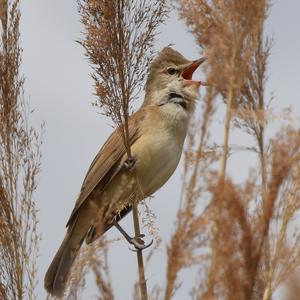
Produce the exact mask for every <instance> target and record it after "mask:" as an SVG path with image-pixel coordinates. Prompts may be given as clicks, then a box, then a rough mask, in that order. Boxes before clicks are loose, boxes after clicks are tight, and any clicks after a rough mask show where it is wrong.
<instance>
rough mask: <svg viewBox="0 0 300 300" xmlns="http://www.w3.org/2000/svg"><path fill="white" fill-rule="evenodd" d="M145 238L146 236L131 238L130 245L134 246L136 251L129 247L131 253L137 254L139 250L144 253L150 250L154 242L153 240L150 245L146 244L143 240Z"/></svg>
mask: <svg viewBox="0 0 300 300" xmlns="http://www.w3.org/2000/svg"><path fill="white" fill-rule="evenodd" d="M143 237H145V235H144V234H140V235H139V236H138V237H133V238H131V239H130V240H129V241H128V242H129V243H130V244H132V245H133V246H134V247H135V249H132V248H130V247H129V249H130V250H131V251H134V252H136V251H138V250H140V251H142V250H144V249H146V248H149V247H150V246H151V245H152V244H153V240H151V242H150V243H148V244H145V242H144V240H143V239H142V238H143Z"/></svg>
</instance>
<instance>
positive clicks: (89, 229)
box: [44, 46, 206, 296]
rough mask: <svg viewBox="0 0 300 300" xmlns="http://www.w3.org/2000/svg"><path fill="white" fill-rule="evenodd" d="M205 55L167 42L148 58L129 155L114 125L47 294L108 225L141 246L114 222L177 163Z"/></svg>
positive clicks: (48, 278) (61, 284) (57, 292)
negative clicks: (190, 55)
mask: <svg viewBox="0 0 300 300" xmlns="http://www.w3.org/2000/svg"><path fill="white" fill-rule="evenodd" d="M205 60H206V57H202V58H200V59H197V60H188V59H186V58H185V57H184V56H183V55H182V54H180V53H179V52H178V51H176V50H174V49H173V48H171V47H170V46H168V47H164V48H163V49H162V50H161V51H160V52H159V53H158V55H157V56H156V57H155V58H154V60H153V61H152V62H151V64H150V66H149V70H148V77H147V80H146V84H145V88H144V89H145V97H144V101H143V103H142V105H141V107H140V108H139V109H138V110H137V111H136V112H135V113H133V114H132V115H131V116H130V117H129V119H128V133H129V134H128V135H129V144H130V149H131V153H132V157H130V158H128V157H127V153H126V147H125V145H124V142H123V139H122V131H121V130H122V128H121V126H119V127H118V128H116V129H115V131H114V132H113V133H112V134H111V135H110V136H109V138H108V139H107V141H106V142H105V143H104V145H103V146H102V148H101V149H100V151H99V152H98V154H97V155H96V157H95V158H94V160H93V162H92V163H91V165H90V167H89V169H88V171H87V174H86V176H85V179H84V181H83V184H82V187H81V189H80V193H79V196H78V198H77V200H76V203H75V206H74V209H73V211H72V213H71V215H70V218H69V220H68V222H67V225H66V227H67V232H66V234H65V238H64V239H63V241H62V244H61V246H60V248H59V249H58V251H57V253H56V255H55V256H54V259H53V260H52V262H51V264H50V266H49V268H48V270H47V272H46V275H45V279H44V286H45V289H46V290H47V292H48V293H49V294H51V295H53V296H61V295H63V293H64V290H65V286H66V283H67V280H68V277H69V274H70V270H71V267H72V264H73V262H74V260H75V258H76V256H77V254H78V252H79V250H80V247H81V245H82V243H83V242H84V241H85V242H86V243H87V244H90V243H92V242H94V241H95V240H96V239H97V238H99V237H100V236H102V235H103V234H104V233H105V232H106V231H107V230H109V229H110V228H111V227H113V226H116V227H117V229H119V230H120V231H121V233H122V234H124V236H125V238H126V239H127V240H128V241H129V242H130V243H132V244H134V246H135V247H136V248H139V249H143V247H144V245H143V244H141V243H139V242H138V241H136V240H135V239H134V238H130V237H129V235H127V234H126V232H125V231H124V230H123V229H122V228H121V227H120V225H119V224H118V222H119V221H120V220H121V219H122V218H124V217H125V216H126V215H127V214H128V213H129V212H130V211H131V209H132V205H133V204H134V203H138V202H139V201H141V200H143V199H145V198H146V197H149V196H151V195H152V194H153V193H154V192H156V191H157V190H158V189H159V188H160V187H162V186H163V185H164V184H165V183H166V182H167V180H168V179H169V178H170V177H171V175H172V174H173V173H174V171H175V169H176V168H177V165H178V163H179V160H180V157H181V154H182V151H183V145H184V140H185V137H186V135H187V130H188V125H189V121H190V119H191V116H192V114H193V112H194V110H195V105H196V100H197V99H198V98H199V88H200V86H201V85H206V84H205V82H202V81H200V80H193V78H192V76H193V73H194V71H195V70H196V69H197V68H198V67H199V66H200V65H201V64H202V63H203V62H204V61H205Z"/></svg>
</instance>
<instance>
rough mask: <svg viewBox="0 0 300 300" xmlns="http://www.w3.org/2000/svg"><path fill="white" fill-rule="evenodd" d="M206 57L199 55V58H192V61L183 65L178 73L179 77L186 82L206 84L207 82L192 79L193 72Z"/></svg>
mask: <svg viewBox="0 0 300 300" xmlns="http://www.w3.org/2000/svg"><path fill="white" fill-rule="evenodd" d="M206 59H207V58H206V57H201V58H200V59H197V60H194V61H193V62H192V63H189V64H188V65H186V66H183V68H182V72H181V73H180V77H181V78H182V79H183V80H184V81H185V83H187V84H198V85H199V86H200V85H207V83H205V82H203V81H200V80H193V74H194V72H195V71H196V70H197V68H198V67H199V66H200V65H201V64H202V63H203V62H205V61H206Z"/></svg>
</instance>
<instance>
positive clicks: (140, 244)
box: [113, 221, 153, 251]
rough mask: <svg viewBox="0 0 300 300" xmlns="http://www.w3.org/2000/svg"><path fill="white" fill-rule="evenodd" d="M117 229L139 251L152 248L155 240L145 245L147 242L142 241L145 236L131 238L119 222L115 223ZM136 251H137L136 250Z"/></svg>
mask: <svg viewBox="0 0 300 300" xmlns="http://www.w3.org/2000/svg"><path fill="white" fill-rule="evenodd" d="M113 224H114V225H115V227H116V228H117V229H118V230H119V231H120V233H121V234H122V235H123V236H124V238H125V239H126V241H127V242H128V243H129V244H131V245H133V246H134V247H135V248H136V249H137V250H144V249H146V248H148V247H150V246H151V245H152V243H153V240H152V241H151V242H150V243H149V244H145V242H144V241H143V240H142V238H143V237H145V235H144V234H140V235H139V236H138V237H136V238H135V237H131V236H130V235H129V234H128V233H127V232H126V231H125V230H124V229H123V228H122V227H121V226H120V225H119V223H118V222H116V221H114V223H113ZM134 251H135V250H134Z"/></svg>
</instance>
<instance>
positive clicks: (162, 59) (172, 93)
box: [143, 47, 206, 112]
mask: <svg viewBox="0 0 300 300" xmlns="http://www.w3.org/2000/svg"><path fill="white" fill-rule="evenodd" d="M205 60H206V58H205V57H202V58H200V59H197V60H194V61H190V60H188V59H186V58H185V57H184V56H182V55H181V54H180V53H179V52H177V51H175V50H174V49H172V48H171V47H165V48H164V49H163V50H162V51H161V52H160V53H159V54H158V56H157V57H156V58H155V59H154V60H153V62H152V63H151V65H150V68H149V76H148V79H147V82H146V86H145V92H146V95H145V101H144V104H143V105H164V104H168V103H174V104H177V105H180V106H182V108H183V109H185V110H187V111H189V112H190V111H192V110H193V108H194V103H195V100H196V99H197V97H198V95H199V87H200V85H201V84H202V82H201V81H199V80H193V78H192V76H193V73H194V71H195V70H196V69H197V68H198V67H199V66H200V65H201V64H202V63H203V62H204V61H205Z"/></svg>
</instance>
